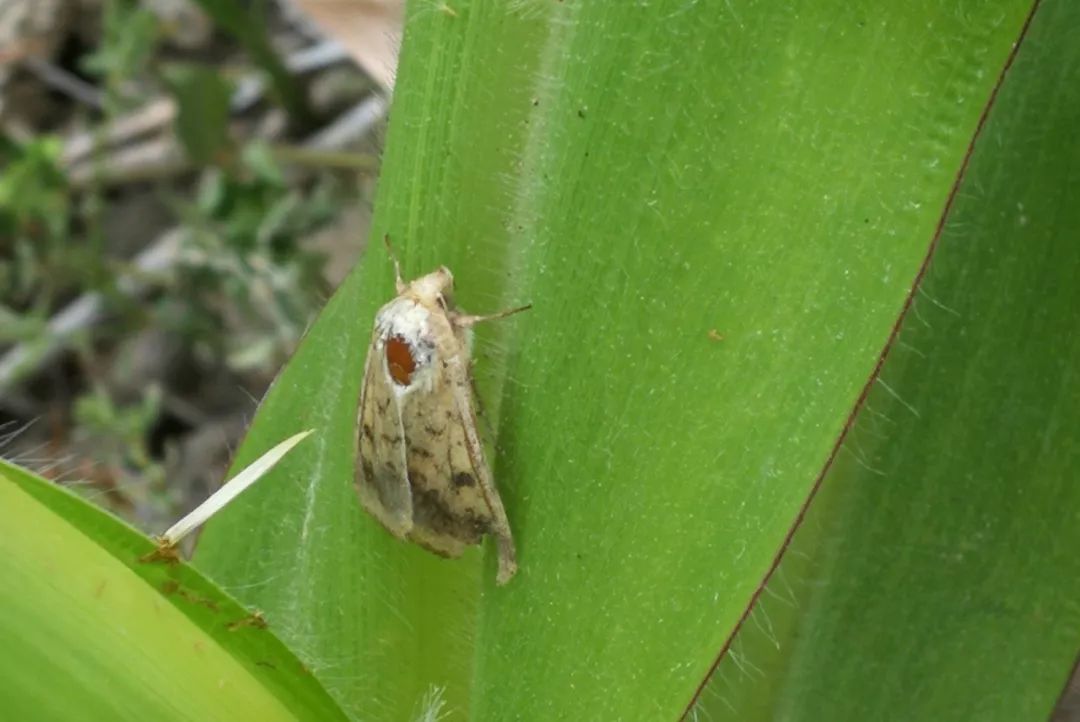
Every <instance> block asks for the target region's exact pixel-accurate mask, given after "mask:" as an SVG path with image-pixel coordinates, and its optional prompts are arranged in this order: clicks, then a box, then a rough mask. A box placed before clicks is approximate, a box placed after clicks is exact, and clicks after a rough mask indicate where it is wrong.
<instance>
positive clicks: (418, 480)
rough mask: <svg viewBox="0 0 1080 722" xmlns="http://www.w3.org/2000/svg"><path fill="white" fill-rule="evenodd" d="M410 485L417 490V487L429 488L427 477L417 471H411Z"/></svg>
mask: <svg viewBox="0 0 1080 722" xmlns="http://www.w3.org/2000/svg"><path fill="white" fill-rule="evenodd" d="M409 483H410V484H412V485H413V488H414V489H415V488H416V487H417V486H423V487H426V486H427V477H426V476H424V474H423V473H421V472H419V471H417V470H416V469H409Z"/></svg>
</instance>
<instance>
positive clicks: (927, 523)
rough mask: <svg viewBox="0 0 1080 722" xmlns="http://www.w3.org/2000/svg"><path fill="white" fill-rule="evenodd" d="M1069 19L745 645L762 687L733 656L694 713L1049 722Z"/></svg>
mask: <svg viewBox="0 0 1080 722" xmlns="http://www.w3.org/2000/svg"><path fill="white" fill-rule="evenodd" d="M1078 23H1080V6H1077V5H1076V4H1075V3H1069V2H1060V1H1054V0H1052V1H1049V2H1044V3H1042V4H1041V6H1040V7H1039V9H1038V10H1037V12H1036V13H1035V15H1034V20H1033V21H1032V24H1031V27H1030V30H1029V32H1028V33H1027V36H1026V38H1025V39H1024V40H1023V42H1022V44H1021V46H1020V49H1019V52H1018V55H1017V57H1016V61H1015V63H1014V64H1013V66H1012V67H1011V69H1010V70H1009V71H1008V74H1007V75H1006V76H1005V78H1004V82H1003V85H1002V87H1001V90H1000V92H999V94H998V96H997V99H996V101H995V103H994V105H993V107H992V108H991V111H990V114H989V118H988V122H987V124H986V127H985V129H984V131H983V132H982V133H981V134H980V136H979V138H978V140H977V143H976V144H975V147H974V152H973V155H972V157H971V161H970V165H969V167H968V170H967V172H966V174H965V176H964V179H963V182H962V184H961V185H960V187H959V190H958V192H957V194H956V200H955V204H954V205H953V207H952V208H951V210H950V212H949V215H948V217H947V223H946V225H945V227H944V231H943V233H942V235H941V238H940V242H939V243H938V245H937V248H936V250H935V251H934V253H933V256H932V258H931V260H930V264H929V268H928V271H927V274H926V276H925V278H924V279H923V280H922V282H921V284H920V285H919V286H918V288H917V290H916V292H915V293H914V295H913V298H912V306H911V308H910V310H909V311H908V313H907V314H906V315H905V317H904V322H903V326H902V328H901V330H900V333H899V337H898V338H897V340H896V342H895V343H894V344H893V345H892V349H891V351H890V353H889V355H888V357H887V360H886V363H885V364H884V367H883V369H882V371H881V374H880V377H878V379H877V381H876V383H875V384H874V386H873V389H872V390H871V392H870V394H869V397H868V399H867V401H866V404H865V406H864V408H863V410H862V411H860V413H859V415H858V417H857V419H856V422H855V424H854V427H853V429H852V431H851V433H850V435H849V436H848V438H847V439H846V440H845V443H844V448H843V451H842V453H841V454H840V455H839V456H838V457H837V460H836V463H835V465H834V466H833V467H832V468H831V469H830V471H829V474H828V476H827V477H826V478H825V480H824V486H823V489H824V498H819V499H817V500H815V502H814V505H813V506H812V507H811V509H810V512H809V514H808V516H807V520H806V525H805V526H804V527H802V528H801V529H800V530H799V532H798V534H797V535H796V536H795V538H794V540H793V543H792V547H791V549H790V551H789V554H788V555H787V556H786V557H785V559H784V562H783V564H782V565H781V567H780V577H782V579H783V581H780V582H774V583H773V585H772V586H773V590H772V592H771V593H769V594H766V595H764V596H762V597H761V600H760V602H759V606H758V608H757V609H755V611H754V615H755V617H756V621H757V623H756V624H751V625H747V626H746V628H745V630H744V632H743V633H741V634H740V637H739V638H738V639H737V640H736V647H735V649H736V650H737V651H736V654H737V655H739V656H741V657H742V658H743V659H746V658H749V659H751V660H753V662H754V663H755V664H756V666H758V667H759V668H761V669H763V670H765V673H766V674H767V675H768V677H767V679H766V681H765V682H764V684H765V685H766V686H771V687H774V689H773V690H772V691H771V692H765V691H763V690H762V687H761V684H754V683H753V682H751V681H750V680H748V679H747V676H749V677H753V675H752V674H750V675H746V676H744V675H743V673H742V672H740V670H739V667H740V665H741V664H742V661H741V660H736V659H726V660H724V662H723V663H722V664H721V666H720V669H719V673H718V675H717V678H716V679H715V680H714V681H713V682H712V683H711V687H710V690H708V693H707V694H706V695H705V700H706V702H705V703H704V705H703V709H702V711H703V712H707V713H708V714H702V718H707V719H714V720H723V719H735V720H756V719H761V720H771V719H784V720H820V719H828V720H836V721H837V722H842V721H844V720H868V719H873V720H911V719H919V720H931V719H978V720H986V721H987V722H990V721H993V720H1001V721H1002V722H1006V721H1007V722H1014V721H1019V720H1040V721H1041V720H1046V719H1049V718H1050V713H1051V710H1052V709H1053V706H1054V703H1055V700H1056V699H1057V698H1058V696H1059V695H1060V694H1061V691H1062V689H1063V688H1064V686H1065V682H1066V680H1067V679H1068V677H1069V674H1070V671H1071V669H1072V667H1073V664H1074V661H1075V659H1076V654H1077V650H1078V649H1080V606H1078V605H1077V602H1076V600H1077V599H1078V598H1080V555H1077V553H1076V550H1077V549H1080V486H1078V485H1077V484H1076V471H1075V470H1076V468H1077V467H1078V465H1080V437H1078V435H1077V429H1078V428H1080V381H1078V379H1077V377H1076V373H1075V369H1076V368H1077V366H1078V364H1080V343H1078V342H1077V340H1076V329H1077V328H1078V327H1080V287H1078V286H1077V284H1076V279H1077V278H1078V277H1080V246H1078V245H1077V239H1076V230H1075V229H1076V228H1077V227H1078V226H1080V190H1078V189H1080V173H1078V170H1077V169H1080V142H1078V141H1077V134H1076V128H1077V125H1076V122H1077V118H1078V117H1080V86H1078V85H1077V83H1076V79H1077V77H1080V46H1077V44H1076V42H1075V37H1074V34H1073V32H1072V31H1071V28H1075V27H1077V24H1078ZM822 502H823V503H822ZM790 562H793V563H790ZM785 589H786V590H789V591H785ZM792 589H793V590H795V591H796V592H798V593H797V594H796V595H795V600H794V601H795V603H794V604H784V603H783V602H782V600H783V599H784V598H785V597H787V596H789V595H790V594H791V591H790V590H792ZM764 620H769V621H768V624H767V625H766V624H765V623H764ZM766 632H768V634H766ZM765 636H772V637H773V638H774V641H776V642H777V646H776V647H775V648H774V647H773V646H772V645H771V644H770V643H768V641H767V640H766V639H764V637H765ZM743 667H744V670H745V665H743ZM755 707H756V709H754V708H755Z"/></svg>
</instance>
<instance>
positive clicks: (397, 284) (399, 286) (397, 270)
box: [382, 233, 405, 295]
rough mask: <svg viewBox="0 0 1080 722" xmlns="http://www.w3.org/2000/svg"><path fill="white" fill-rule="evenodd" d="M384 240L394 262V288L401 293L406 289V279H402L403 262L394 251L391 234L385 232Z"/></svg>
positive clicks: (388, 253)
mask: <svg viewBox="0 0 1080 722" xmlns="http://www.w3.org/2000/svg"><path fill="white" fill-rule="evenodd" d="M382 240H383V245H384V246H386V253H387V255H388V256H390V260H391V261H393V262H394V288H395V290H396V291H397V293H398V295H401V294H402V293H403V292H404V291H405V281H403V280H402V279H401V263H399V262H398V257H397V254H395V253H394V247H393V246H392V245H390V234H389V233H386V234H384V235H383V239H382Z"/></svg>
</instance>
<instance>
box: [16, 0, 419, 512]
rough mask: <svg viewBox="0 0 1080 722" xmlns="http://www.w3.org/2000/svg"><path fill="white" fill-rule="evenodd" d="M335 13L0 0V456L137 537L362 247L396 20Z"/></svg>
mask: <svg viewBox="0 0 1080 722" xmlns="http://www.w3.org/2000/svg"><path fill="white" fill-rule="evenodd" d="M331 5H332V4H325V3H324V4H322V6H320V5H319V3H312V4H311V7H310V8H309V9H312V10H314V13H313V14H306V13H304V12H303V11H302V10H301V9H300V8H297V7H295V6H293V5H291V4H288V3H272V2H265V3H255V4H251V3H246V4H244V3H234V2H232V1H231V0H230V2H214V1H207V2H201V3H196V2H190V1H189V0H146V1H145V2H132V1H130V0H0V442H2V452H3V454H4V455H5V456H6V457H7V458H9V459H13V460H16V461H18V462H20V463H22V464H24V465H27V466H29V467H30V468H32V469H34V470H36V471H38V472H39V473H41V474H43V475H45V476H46V477H48V478H51V479H54V480H56V481H57V482H59V483H62V484H65V485H68V486H71V487H73V488H77V489H79V490H80V491H81V492H82V493H83V494H85V495H86V496H88V497H90V498H92V499H93V500H95V501H96V502H98V503H101V504H103V505H105V506H107V507H108V508H110V509H112V510H113V511H116V512H118V513H120V514H121V515H122V516H124V517H125V518H127V519H129V520H131V521H133V522H134V523H135V524H136V525H137V526H139V527H140V528H142V529H144V530H147V531H152V532H156V531H160V530H161V529H162V528H163V527H164V526H166V525H167V524H168V522H169V521H171V520H173V519H175V518H176V517H177V516H178V515H179V514H181V513H182V512H184V511H186V510H187V509H188V508H190V507H192V506H193V505H194V504H196V503H197V502H198V501H199V500H201V499H202V498H203V497H204V496H205V495H206V494H207V493H208V492H209V491H211V490H212V489H214V488H216V487H217V485H218V484H219V483H220V481H221V478H222V474H223V473H224V470H225V468H226V465H227V463H228V461H229V458H230V456H231V451H232V449H234V448H235V446H236V444H237V443H238V442H239V439H240V438H241V436H242V434H243V432H244V429H245V428H246V425H247V421H248V420H249V418H250V416H251V415H252V413H253V412H254V409H255V406H256V403H257V400H258V399H259V398H261V397H262V395H263V393H264V392H265V390H266V388H267V386H268V385H269V384H270V382H271V381H272V379H273V378H274V375H275V374H276V372H277V370H278V368H279V367H280V366H281V365H282V363H283V362H284V361H285V360H286V359H287V358H288V356H289V354H290V353H291V351H292V350H293V348H294V346H295V344H296V342H297V340H298V339H299V338H300V336H301V334H303V332H304V329H305V328H306V326H307V324H308V323H309V322H310V321H311V319H312V318H313V317H314V315H315V313H316V312H317V311H318V309H319V308H320V307H321V305H322V304H323V302H324V301H325V299H326V298H327V297H328V296H329V295H330V293H331V292H332V290H333V288H334V287H335V286H336V284H337V283H338V282H339V281H340V279H341V278H342V277H343V276H344V274H345V273H346V272H347V271H348V269H349V268H350V267H351V266H352V265H353V262H354V260H355V258H356V257H357V255H358V253H359V252H360V250H361V248H362V244H363V239H364V238H365V236H366V229H367V223H368V216H369V209H370V199H371V195H372V189H373V178H374V175H375V171H376V169H377V158H378V150H379V144H380V138H381V131H382V128H383V124H384V118H385V114H386V113H385V111H386V106H387V102H386V99H387V95H388V91H389V83H390V82H391V79H392V77H393V65H394V62H395V57H394V55H395V50H396V40H395V37H396V35H397V33H398V30H397V28H396V23H398V22H400V20H399V18H400V11H401V9H400V4H399V3H397V2H369V3H357V4H356V6H355V7H353V8H351V12H350V27H352V28H354V29H356V28H358V29H359V30H355V31H354V32H353V33H352V34H351V35H350V36H349V37H348V38H345V39H344V42H339V41H337V40H333V39H329V38H327V37H326V36H325V35H324V34H323V33H322V32H321V31H320V29H319V25H318V24H317V23H316V22H313V20H312V18H313V17H314V18H315V19H316V20H318V19H322V20H325V19H326V18H325V13H326V12H327V11H328V10H327V8H330V9H331V10H332V7H330V6H331ZM320 13H323V14H322V15H320ZM253 16H254V17H257V18H259V19H261V22H259V23H252V22H251V20H250V18H251V17H253ZM365 33H370V34H371V36H370V37H368V36H365ZM362 66H363V67H362ZM365 67H366V68H367V70H365ZM166 479H168V484H166V483H165V480H166Z"/></svg>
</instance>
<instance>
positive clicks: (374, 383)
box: [355, 337, 413, 539]
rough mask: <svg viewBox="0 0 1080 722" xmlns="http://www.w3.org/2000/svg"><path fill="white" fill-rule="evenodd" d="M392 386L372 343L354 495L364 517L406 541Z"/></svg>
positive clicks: (407, 494) (406, 505)
mask: <svg viewBox="0 0 1080 722" xmlns="http://www.w3.org/2000/svg"><path fill="white" fill-rule="evenodd" d="M376 338H377V337H376ZM392 383H393V382H392V381H391V380H390V377H389V375H388V374H387V372H386V369H385V364H384V363H383V357H382V350H381V347H380V345H379V344H378V343H377V341H376V340H372V343H371V348H370V349H369V350H368V357H367V361H366V363H365V365H364V381H363V386H362V387H361V390H360V406H359V411H358V412H357V430H356V434H357V454H356V472H355V476H356V491H357V494H358V495H359V497H360V505H361V506H363V507H364V509H366V510H367V511H368V513H369V514H371V515H372V516H374V517H375V518H376V519H377V520H378V521H379V523H380V524H382V525H383V526H384V527H386V529H387V531H389V532H390V533H391V534H393V535H394V536H396V537H398V538H399V539H405V538H406V537H407V536H408V534H409V530H410V529H411V528H412V526H413V502H412V493H411V490H410V488H409V477H408V473H407V469H408V465H407V462H406V454H405V432H404V429H403V427H402V423H401V404H400V402H399V400H398V398H397V396H396V395H395V394H394V389H393V387H392V386H391V384H392Z"/></svg>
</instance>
